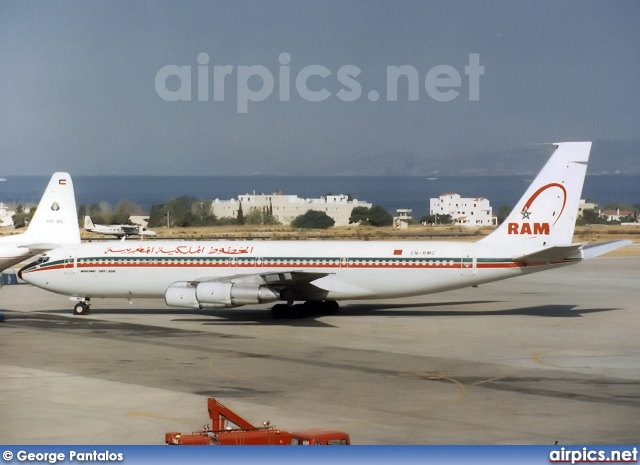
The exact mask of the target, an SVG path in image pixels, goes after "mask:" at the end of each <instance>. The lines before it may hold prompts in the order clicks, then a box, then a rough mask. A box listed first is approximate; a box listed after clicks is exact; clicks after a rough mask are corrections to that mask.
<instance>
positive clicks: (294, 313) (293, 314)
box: [289, 304, 308, 319]
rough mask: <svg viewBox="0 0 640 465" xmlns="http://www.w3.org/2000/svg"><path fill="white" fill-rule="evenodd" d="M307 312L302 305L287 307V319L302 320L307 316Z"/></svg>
mask: <svg viewBox="0 0 640 465" xmlns="http://www.w3.org/2000/svg"><path fill="white" fill-rule="evenodd" d="M307 314H308V311H307V309H306V308H305V306H304V304H303V305H300V304H297V305H292V306H291V307H289V318H296V319H298V318H304V317H305V316H307Z"/></svg>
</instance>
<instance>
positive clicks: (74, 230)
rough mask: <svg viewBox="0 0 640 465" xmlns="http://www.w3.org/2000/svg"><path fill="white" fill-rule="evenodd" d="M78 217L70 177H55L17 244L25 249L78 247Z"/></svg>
mask: <svg viewBox="0 0 640 465" xmlns="http://www.w3.org/2000/svg"><path fill="white" fill-rule="evenodd" d="M77 215H78V213H77V210H76V198H75V194H74V191H73V181H72V180H71V176H70V175H69V173H61V172H59V173H54V174H53V176H51V180H50V181H49V184H48V185H47V188H46V189H45V191H44V194H43V195H42V199H41V200H40V203H39V204H38V208H37V209H36V212H35V214H34V215H33V218H32V219H31V222H30V223H29V226H28V227H27V230H26V231H25V232H24V234H22V235H21V237H20V242H21V243H23V244H24V246H25V247H29V246H30V245H32V244H50V245H53V244H55V245H57V246H63V245H72V244H79V243H80V228H79V227H78V217H77Z"/></svg>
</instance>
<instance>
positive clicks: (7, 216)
mask: <svg viewBox="0 0 640 465" xmlns="http://www.w3.org/2000/svg"><path fill="white" fill-rule="evenodd" d="M15 213H16V212H15V211H10V210H9V209H8V207H7V206H6V205H5V204H3V203H2V202H0V227H3V226H13V218H12V216H13V215H15Z"/></svg>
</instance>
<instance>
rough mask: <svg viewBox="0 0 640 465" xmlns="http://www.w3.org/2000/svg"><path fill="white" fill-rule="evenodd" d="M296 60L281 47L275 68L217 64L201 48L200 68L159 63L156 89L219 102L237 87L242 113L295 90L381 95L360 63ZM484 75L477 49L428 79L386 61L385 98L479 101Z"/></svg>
mask: <svg viewBox="0 0 640 465" xmlns="http://www.w3.org/2000/svg"><path fill="white" fill-rule="evenodd" d="M291 61H292V60H291V55H290V54H289V53H287V52H282V53H281V54H280V55H279V56H278V65H276V67H277V68H278V70H277V72H275V73H274V72H272V71H271V69H269V68H268V67H266V66H263V65H251V66H234V65H213V64H211V63H210V57H209V54H207V53H205V52H201V53H199V54H198V57H197V62H198V65H197V66H195V68H196V70H195V72H194V66H190V65H186V66H179V65H166V66H163V67H162V68H160V70H159V71H158V72H157V73H156V77H155V87H156V92H157V94H158V95H159V96H160V98H162V99H163V100H165V101H167V102H178V101H183V102H190V101H193V100H197V101H198V102H208V101H210V99H211V97H212V98H213V101H214V102H224V101H228V100H230V99H231V98H232V96H231V95H227V93H229V94H231V93H233V92H235V94H236V102H237V111H238V113H247V112H248V111H249V104H250V103H251V104H252V105H254V104H256V103H259V102H264V101H266V100H267V99H270V98H272V99H273V98H277V99H278V101H279V102H289V101H291V100H292V98H296V97H295V94H297V96H298V97H299V98H300V99H302V100H303V101H306V102H323V101H325V100H327V99H330V98H336V99H338V100H340V101H342V102H355V101H358V100H360V99H362V98H366V99H368V100H369V101H370V102H377V101H379V100H380V99H381V93H380V92H379V91H378V90H375V89H371V90H368V91H367V92H366V95H365V90H364V89H363V88H362V84H361V79H360V80H359V77H361V74H362V70H361V69H360V68H358V67H357V66H355V65H344V66H341V67H340V68H339V69H338V70H337V71H336V72H335V73H334V72H333V71H332V70H330V69H329V68H327V67H326V66H322V65H309V66H304V67H302V68H295V67H293V66H292V65H291ZM482 75H484V66H482V65H480V55H479V54H477V53H470V54H469V61H468V64H467V65H466V66H464V71H463V72H461V71H458V70H457V69H456V68H454V67H453V66H450V65H437V66H434V67H432V68H431V69H429V70H428V71H427V72H426V74H425V75H424V77H423V78H421V76H420V72H419V71H418V70H417V69H416V68H415V67H414V66H411V65H401V66H387V67H386V89H385V91H386V96H385V98H386V101H387V102H396V101H398V100H402V99H406V101H409V102H417V101H419V100H420V99H421V98H422V99H425V98H427V99H431V100H435V101H437V102H450V101H452V100H455V99H456V98H458V97H459V95H460V94H461V92H464V91H467V92H466V93H467V98H468V99H469V101H478V100H480V76H482ZM233 81H235V82H233ZM336 82H337V86H339V90H337V91H335V92H333V93H332V92H331V91H329V90H327V87H330V88H336ZM234 84H235V86H234ZM399 89H402V90H401V91H399ZM211 93H212V94H213V95H212V96H211V95H210V94H211ZM400 93H402V95H400ZM274 94H275V95H274ZM292 94H293V95H294V96H292Z"/></svg>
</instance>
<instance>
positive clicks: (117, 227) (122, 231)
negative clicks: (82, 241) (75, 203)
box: [84, 215, 156, 237]
mask: <svg viewBox="0 0 640 465" xmlns="http://www.w3.org/2000/svg"><path fill="white" fill-rule="evenodd" d="M84 229H85V230H86V231H91V232H95V233H98V234H107V235H111V236H116V237H128V236H155V235H156V233H155V232H154V231H149V230H147V229H146V228H144V227H142V226H139V225H137V224H110V225H102V224H93V221H91V217H90V216H88V215H87V216H85V217H84Z"/></svg>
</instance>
